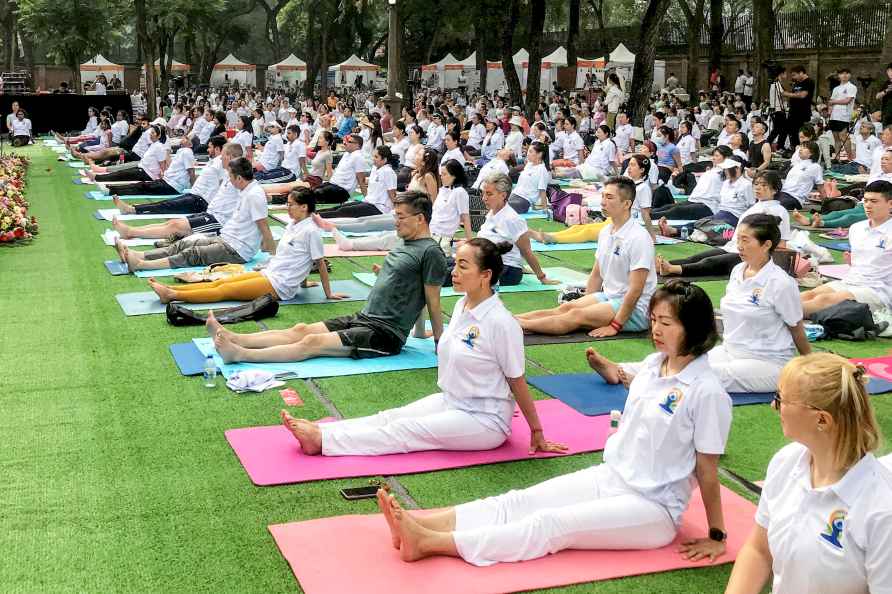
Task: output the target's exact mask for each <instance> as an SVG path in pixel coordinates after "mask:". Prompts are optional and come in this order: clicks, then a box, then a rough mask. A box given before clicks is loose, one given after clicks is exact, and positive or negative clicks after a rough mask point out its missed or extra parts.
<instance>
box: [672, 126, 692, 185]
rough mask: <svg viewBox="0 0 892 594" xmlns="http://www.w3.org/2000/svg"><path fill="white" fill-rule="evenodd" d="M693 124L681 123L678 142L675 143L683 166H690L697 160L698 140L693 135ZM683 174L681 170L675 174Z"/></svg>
mask: <svg viewBox="0 0 892 594" xmlns="http://www.w3.org/2000/svg"><path fill="white" fill-rule="evenodd" d="M691 125H692V124H691V123H690V122H688V121H684V122H681V123H680V124H679V125H678V134H679V137H678V140H677V141H676V143H675V146H676V148H677V149H678V156H679V158H680V159H681V166H682V167H684V166H685V165H690V164H691V163H693V162H694V159H696V158H697V140H696V139H695V138H694V136H693V135H692V134H691ZM679 173H681V169H676V170H675V174H676V175H678V174H679Z"/></svg>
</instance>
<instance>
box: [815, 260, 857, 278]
mask: <svg viewBox="0 0 892 594" xmlns="http://www.w3.org/2000/svg"><path fill="white" fill-rule="evenodd" d="M849 268H850V267H849V265H848V264H821V265H820V266H818V272H820V273H821V274H822V275H823V276H826V277H828V278H832V279H841V278H843V277H844V276H845V275H846V274H848V273H849Z"/></svg>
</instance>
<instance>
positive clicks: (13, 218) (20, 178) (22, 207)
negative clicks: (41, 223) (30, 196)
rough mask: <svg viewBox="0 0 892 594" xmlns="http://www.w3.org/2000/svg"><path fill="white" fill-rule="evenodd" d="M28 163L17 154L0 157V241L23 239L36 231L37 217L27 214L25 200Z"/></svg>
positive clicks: (10, 241)
mask: <svg viewBox="0 0 892 594" xmlns="http://www.w3.org/2000/svg"><path fill="white" fill-rule="evenodd" d="M28 164H29V162H28V159H27V158H26V157H22V156H17V155H14V156H8V157H3V158H2V159H0V243H15V242H18V241H25V240H28V239H31V237H33V236H34V235H35V234H36V233H37V219H35V218H34V217H33V216H28V201H27V200H25V192H24V189H25V173H26V172H27V169H28Z"/></svg>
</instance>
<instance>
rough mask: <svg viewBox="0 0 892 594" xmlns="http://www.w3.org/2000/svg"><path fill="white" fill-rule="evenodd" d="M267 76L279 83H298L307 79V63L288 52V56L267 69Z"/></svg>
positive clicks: (287, 84)
mask: <svg viewBox="0 0 892 594" xmlns="http://www.w3.org/2000/svg"><path fill="white" fill-rule="evenodd" d="M267 76H268V77H269V78H271V79H272V80H273V82H274V83H275V84H277V85H284V86H291V85H297V84H300V83H301V82H303V81H305V80H307V63H306V62H304V61H303V60H301V59H300V58H298V57H297V56H295V55H294V54H288V57H287V58H285V59H284V60H282V61H281V62H279V63H278V64H273V65H272V66H270V67H269V68H268V69H267Z"/></svg>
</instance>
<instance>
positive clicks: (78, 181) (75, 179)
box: [71, 177, 93, 186]
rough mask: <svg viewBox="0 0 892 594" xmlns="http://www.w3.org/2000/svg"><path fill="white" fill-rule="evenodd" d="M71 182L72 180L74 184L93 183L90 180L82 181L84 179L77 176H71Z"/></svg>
mask: <svg viewBox="0 0 892 594" xmlns="http://www.w3.org/2000/svg"><path fill="white" fill-rule="evenodd" d="M71 182H72V183H73V184H74V185H76V186H84V185H93V182H91V181H84V180H82V179H81V178H79V177H73V178H71Z"/></svg>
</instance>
